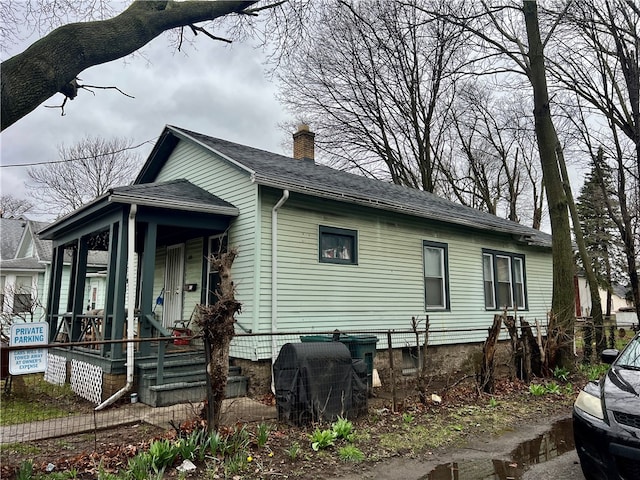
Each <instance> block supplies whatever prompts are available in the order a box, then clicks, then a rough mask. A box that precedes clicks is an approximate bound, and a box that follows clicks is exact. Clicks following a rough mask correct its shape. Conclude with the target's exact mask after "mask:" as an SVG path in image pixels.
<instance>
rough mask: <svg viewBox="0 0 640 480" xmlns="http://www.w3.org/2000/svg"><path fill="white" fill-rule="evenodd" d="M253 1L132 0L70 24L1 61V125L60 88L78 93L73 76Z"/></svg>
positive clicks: (25, 113) (63, 92)
mask: <svg viewBox="0 0 640 480" xmlns="http://www.w3.org/2000/svg"><path fill="white" fill-rule="evenodd" d="M254 3H256V1H255V0H254V1H217V2H209V1H194V2H169V1H141V0H138V1H135V2H133V3H132V4H131V6H130V7H129V8H127V9H126V10H125V11H124V12H122V13H121V14H120V15H118V16H117V17H114V18H111V19H108V20H101V21H96V22H84V23H70V24H68V25H63V26H62V27H59V28H57V29H55V30H54V31H53V32H51V33H50V34H48V35H47V36H45V37H43V38H41V39H40V40H38V41H37V42H35V43H34V44H33V45H31V46H30V47H29V48H27V49H26V50H25V51H24V52H22V53H19V54H18V55H15V56H14V57H11V58H9V59H8V60H6V61H4V62H2V65H1V66H0V69H1V73H0V75H1V78H2V96H1V98H0V102H1V103H2V107H1V115H2V121H1V129H2V130H4V129H5V128H7V127H9V126H10V125H12V124H14V123H15V122H17V121H18V120H19V119H21V118H22V117H24V116H25V115H27V114H28V113H29V112H31V111H32V110H34V109H35V108H36V107H37V106H38V105H40V104H41V103H43V102H44V101H46V100H47V99H48V98H49V97H51V96H52V95H54V94H56V93H58V92H60V93H62V94H64V95H65V96H66V97H67V98H69V99H73V98H74V97H75V96H76V95H77V86H75V85H74V82H75V79H76V78H77V76H78V75H79V74H80V72H82V71H83V70H85V69H87V68H89V67H92V66H94V65H100V64H102V63H106V62H110V61H112V60H116V59H118V58H122V57H125V56H127V55H129V54H131V53H133V52H135V51H136V50H138V49H140V48H142V47H143V46H145V45H146V44H147V43H149V42H150V41H151V40H153V39H154V38H156V37H157V36H158V35H160V34H161V33H162V32H164V31H166V30H170V29H172V28H176V27H181V26H187V25H191V24H195V23H199V22H204V21H207V20H213V19H216V18H219V17H222V16H225V15H228V14H231V13H238V12H241V11H243V10H244V9H246V8H247V7H249V6H251V5H253V4H254Z"/></svg>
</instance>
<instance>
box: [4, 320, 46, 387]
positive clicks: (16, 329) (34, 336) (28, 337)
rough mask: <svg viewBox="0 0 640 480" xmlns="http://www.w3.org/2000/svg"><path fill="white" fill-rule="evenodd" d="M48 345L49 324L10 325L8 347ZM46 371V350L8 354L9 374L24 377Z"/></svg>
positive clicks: (20, 351)
mask: <svg viewBox="0 0 640 480" xmlns="http://www.w3.org/2000/svg"><path fill="white" fill-rule="evenodd" d="M47 343H49V324H48V323H46V322H39V323H19V324H13V325H11V337H10V338H9V346H10V347H26V346H29V347H30V346H32V345H46V344H47ZM46 369H47V349H46V348H36V349H29V350H14V351H11V352H9V373H10V374H11V375H25V374H27V373H38V372H44V371H45V370H46Z"/></svg>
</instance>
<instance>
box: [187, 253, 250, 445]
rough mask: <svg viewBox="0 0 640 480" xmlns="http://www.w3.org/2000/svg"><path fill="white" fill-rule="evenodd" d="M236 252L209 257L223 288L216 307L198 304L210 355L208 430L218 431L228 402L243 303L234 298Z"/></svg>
mask: <svg viewBox="0 0 640 480" xmlns="http://www.w3.org/2000/svg"><path fill="white" fill-rule="evenodd" d="M236 255H237V251H236V250H235V249H231V250H230V251H229V252H226V253H222V254H221V255H212V256H211V257H210V258H209V262H211V266H212V268H213V269H215V270H217V271H218V274H219V275H220V285H219V287H218V289H217V290H216V292H215V293H216V296H217V297H218V300H217V302H216V303H215V304H213V305H208V306H205V305H199V308H198V318H197V322H198V325H199V326H200V328H201V329H202V336H203V339H204V344H205V354H206V356H207V407H206V417H207V429H208V430H209V432H213V431H217V430H218V427H219V426H220V419H221V415H222V401H223V400H224V399H225V396H226V395H225V394H226V389H227V378H228V376H229V346H230V344H231V340H232V339H233V336H234V323H235V321H236V320H235V315H236V314H237V313H239V312H240V310H241V304H240V302H238V301H237V300H236V299H235V287H234V284H233V280H232V279H231V266H232V265H233V261H234V260H235V258H236Z"/></svg>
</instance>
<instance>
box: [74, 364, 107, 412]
mask: <svg viewBox="0 0 640 480" xmlns="http://www.w3.org/2000/svg"><path fill="white" fill-rule="evenodd" d="M71 390H73V391H74V392H75V393H76V394H78V395H80V396H81V397H82V398H85V399H87V400H89V401H90V402H93V403H95V404H96V405H98V404H99V403H100V402H101V401H102V368H100V367H98V366H96V365H91V364H90V363H86V362H80V361H78V360H71Z"/></svg>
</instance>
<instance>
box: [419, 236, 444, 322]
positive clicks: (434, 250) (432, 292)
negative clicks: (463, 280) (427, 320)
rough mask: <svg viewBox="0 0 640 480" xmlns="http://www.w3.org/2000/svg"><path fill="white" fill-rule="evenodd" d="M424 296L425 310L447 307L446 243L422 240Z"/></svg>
mask: <svg viewBox="0 0 640 480" xmlns="http://www.w3.org/2000/svg"><path fill="white" fill-rule="evenodd" d="M423 250H424V293H425V294H424V298H425V305H426V309H427V310H444V309H448V308H449V279H448V270H449V265H448V264H449V259H448V254H447V244H446V243H437V242H427V241H425V242H423Z"/></svg>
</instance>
